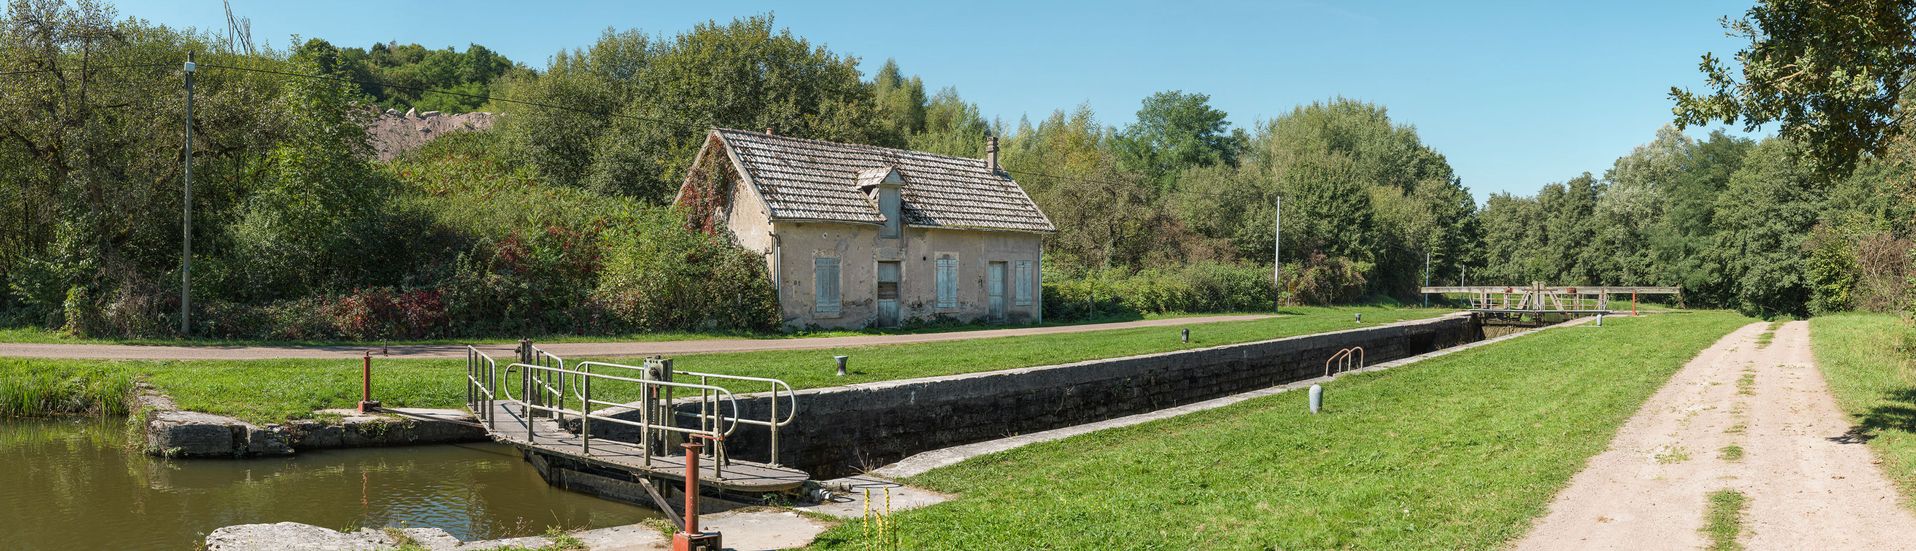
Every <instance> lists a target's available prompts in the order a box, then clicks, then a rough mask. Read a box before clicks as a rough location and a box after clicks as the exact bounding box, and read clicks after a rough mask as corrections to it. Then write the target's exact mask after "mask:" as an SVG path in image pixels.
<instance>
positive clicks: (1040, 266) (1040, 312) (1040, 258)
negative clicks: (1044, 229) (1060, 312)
mask: <svg viewBox="0 0 1916 551" xmlns="http://www.w3.org/2000/svg"><path fill="white" fill-rule="evenodd" d="M1036 306H1037V307H1038V316H1037V318H1038V325H1044V239H1043V238H1039V239H1038V304H1037V305H1036Z"/></svg>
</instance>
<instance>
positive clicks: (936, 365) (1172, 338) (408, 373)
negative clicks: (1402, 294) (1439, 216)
mask: <svg viewBox="0 0 1916 551" xmlns="http://www.w3.org/2000/svg"><path fill="white" fill-rule="evenodd" d="M1287 312H1289V313H1291V314H1293V315H1289V316H1284V317H1278V318H1270V319H1262V320H1253V321H1235V322H1214V323H1208V324H1196V325H1192V326H1190V327H1191V342H1190V343H1182V342H1180V340H1179V330H1180V329H1181V327H1176V326H1169V327H1148V328H1134V329H1114V330H1108V331H1095V332H1086V333H1069V334H1056V335H1033V336H1024V337H999V338H989V339H978V340H966V341H948V342H936V343H919V344H902V345H886V346H868V347H856V348H836V349H820V350H778V351H765V352H744V353H726V354H697V355H687V356H680V357H677V358H675V364H674V367H676V368H678V369H682V370H691V371H702V372H715V373H728V374H738V375H751V376H760V377H774V378H779V379H783V380H785V381H787V382H788V383H790V384H791V385H792V386H793V387H795V388H815V387H823V386H835V385H843V384H851V383H858V382H871V381H883V380H891V379H903V378H911V377H925V376H933V375H949V374H956V373H971V372H978V371H991V370H997V369H1011V368H1018V367H1030V366H1039V365H1051V364H1058V363H1067V362H1074V361H1082V360H1088V359H1096V358H1111V357H1119V356H1129V355H1136V354H1148V353H1154V352H1165V351H1170V350H1181V349H1189V348H1199V347H1205V346H1216V345H1220V344H1229V343H1239V342H1249V341H1256V340H1264V339H1273V338H1280V337H1287V336H1294V335H1303V334H1311V333H1322V332H1326V331H1335V330H1340V329H1351V328H1357V327H1369V326H1376V325H1382V324H1385V323H1394V322H1396V321H1402V320H1408V319H1420V318H1427V317H1433V316H1437V315H1441V314H1443V313H1445V312H1447V311H1445V310H1436V309H1429V310H1425V309H1394V308H1377V307H1363V308H1298V309H1291V310H1287ZM1358 312H1362V313H1363V314H1364V322H1363V323H1362V324H1361V325H1360V324H1358V323H1355V322H1354V321H1352V318H1353V315H1354V314H1355V313H1358ZM841 354H842V355H848V356H851V368H850V374H849V375H848V376H846V377H838V376H836V364H835V363H834V362H833V360H832V356H834V355H841ZM496 359H497V360H499V361H500V362H502V363H501V364H500V367H501V368H502V369H503V368H504V367H505V362H509V361H510V358H504V357H501V358H496ZM568 359H569V360H575V361H576V360H581V359H585V358H568ZM85 370H101V371H104V372H110V373H119V374H124V375H125V376H127V377H139V378H143V379H144V380H146V381H147V382H149V383H150V384H152V385H153V386H155V387H157V388H158V389H159V390H160V391H161V392H163V393H165V394H167V395H168V396H172V397H173V399H174V401H175V402H177V403H178V404H179V406H180V407H182V408H185V409H188V410H193V411H204V412H208V413H217V414H221V415H232V416H236V417H240V418H243V419H247V420H251V421H255V422H277V421H281V420H285V419H289V418H305V417H308V416H310V415H311V414H312V412H313V411H314V410H316V409H325V408H346V407H352V406H353V404H354V403H356V402H358V401H359V385H360V375H359V370H360V362H359V360H358V359H341V360H311V359H300V360H253V361H116V362H103V361H95V360H85V361H78V360H36V359H5V358H0V380H9V379H12V378H13V373H15V372H28V371H57V372H80V371H85ZM373 372H374V375H373V395H374V398H376V399H378V400H380V401H381V402H383V403H384V404H385V405H387V406H391V407H444V408H450V407H459V406H462V405H463V404H464V400H465V389H464V375H465V360H463V359H458V360H395V359H385V358H378V357H375V358H374V359H373ZM736 390H737V391H738V392H750V391H759V390H762V389H758V388H747V387H739V388H737V389H736ZM5 396H7V395H6V394H4V393H0V398H4V397H5ZM637 396H638V392H637V389H635V388H630V386H629V385H625V386H621V385H618V384H605V385H597V384H595V386H594V396H593V397H594V398H595V399H613V400H617V399H622V398H631V399H636V398H637Z"/></svg>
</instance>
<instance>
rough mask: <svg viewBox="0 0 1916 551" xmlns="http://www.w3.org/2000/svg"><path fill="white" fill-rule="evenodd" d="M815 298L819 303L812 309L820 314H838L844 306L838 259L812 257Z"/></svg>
mask: <svg viewBox="0 0 1916 551" xmlns="http://www.w3.org/2000/svg"><path fill="white" fill-rule="evenodd" d="M812 278H813V280H814V282H813V285H812V292H813V295H814V296H813V298H815V299H817V301H818V305H817V306H814V307H813V308H812V309H813V310H814V311H816V312H817V313H819V314H825V315H836V314H838V312H839V309H840V308H841V307H842V303H841V301H840V300H839V296H838V259H836V258H814V259H812Z"/></svg>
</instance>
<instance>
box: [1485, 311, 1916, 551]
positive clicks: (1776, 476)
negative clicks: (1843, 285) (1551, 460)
mask: <svg viewBox="0 0 1916 551" xmlns="http://www.w3.org/2000/svg"><path fill="white" fill-rule="evenodd" d="M1766 327H1767V324H1762V323H1756V324H1751V325H1748V326H1745V327H1743V328H1741V329H1738V330H1737V331H1735V332H1733V333H1731V334H1730V335H1729V336H1727V337H1724V338H1723V340H1721V341H1718V342H1717V343H1716V344H1715V345H1713V346H1711V347H1710V348H1709V349H1707V350H1704V351H1703V353H1702V354H1701V355H1699V356H1698V357H1697V358H1696V359H1695V360H1693V361H1691V362H1690V363H1689V364H1687V365H1685V366H1684V367H1683V369H1682V370H1681V371H1679V372H1677V374H1676V375H1675V376H1674V377H1672V378H1671V379H1670V382H1669V383H1667V384H1665V385H1664V387H1663V388H1662V389H1660V390H1658V391H1657V393H1656V395H1655V396H1652V397H1651V398H1650V401H1649V402H1648V403H1647V404H1645V405H1644V407H1643V409H1642V410H1639V411H1638V412H1637V413H1636V415H1635V416H1634V417H1632V418H1631V419H1630V421H1629V422H1627V423H1626V424H1624V426H1623V428H1622V429H1621V430H1620V431H1618V433H1617V436H1616V439H1615V440H1613V441H1612V442H1611V443H1610V448H1609V449H1608V450H1606V451H1604V452H1603V453H1601V454H1598V455H1597V456H1596V457H1594V458H1591V460H1590V463H1589V465H1587V466H1586V467H1585V468H1584V470H1583V472H1580V473H1578V474H1577V475H1576V476H1575V477H1574V478H1572V479H1571V481H1570V485H1569V487H1567V488H1565V489H1564V490H1563V492H1561V493H1559V494H1558V495H1557V496H1556V498H1555V499H1554V500H1553V501H1552V503H1551V504H1550V512H1549V513H1548V514H1547V515H1546V516H1545V517H1543V518H1542V519H1541V520H1539V521H1538V522H1537V524H1536V526H1535V527H1534V528H1533V529H1532V530H1531V532H1530V534H1529V535H1528V536H1527V537H1525V538H1524V539H1523V540H1521V541H1519V542H1518V543H1517V544H1516V546H1515V547H1516V548H1518V549H1700V548H1704V547H1705V546H1706V545H1708V539H1707V537H1706V536H1705V535H1703V534H1702V533H1701V532H1699V530H1700V529H1701V528H1702V526H1703V522H1704V514H1705V511H1706V509H1707V508H1708V507H1707V503H1708V499H1707V494H1709V493H1710V492H1714V491H1717V490H1722V489H1734V490H1739V491H1742V492H1743V493H1744V494H1745V495H1747V496H1748V504H1749V506H1748V509H1747V511H1746V512H1745V513H1744V535H1743V537H1742V539H1741V541H1742V543H1743V544H1744V545H1746V546H1747V547H1748V548H1749V549H1916V516H1912V515H1911V514H1910V512H1909V510H1908V509H1907V508H1905V507H1903V505H1902V503H1901V502H1900V501H1899V498H1898V496H1897V494H1896V490H1895V488H1894V487H1893V486H1892V485H1891V484H1890V482H1889V480H1888V479H1886V478H1884V476H1883V473H1882V471H1881V470H1880V469H1878V468H1877V467H1876V465H1875V458H1874V456H1873V455H1871V453H1870V451H1869V449H1868V448H1867V447H1865V446H1864V445H1863V444H1860V443H1853V442H1850V441H1849V440H1847V439H1845V438H1843V437H1844V435H1845V433H1846V432H1847V431H1848V430H1849V428H1850V425H1849V422H1848V421H1847V420H1846V418H1845V416H1844V415H1843V414H1842V413H1841V412H1840V411H1839V410H1837V408H1836V403H1835V402H1834V401H1833V400H1832V399H1831V398H1830V395H1829V389H1828V387H1827V386H1826V385H1825V384H1824V381H1823V375H1822V373H1821V372H1820V371H1818V370H1817V369H1816V367H1815V365H1814V361H1813V358H1812V356H1811V354H1810V340H1809V324H1807V323H1805V322H1791V323H1788V324H1785V325H1784V326H1783V327H1782V328H1780V329H1778V330H1777V331H1776V336H1775V340H1774V341H1773V342H1772V343H1771V344H1770V345H1769V346H1767V347H1758V346H1757V344H1756V340H1757V336H1758V335H1759V334H1761V333H1763V332H1764V331H1765V329H1766ZM1746 377H1747V379H1746ZM1731 445H1736V446H1740V447H1741V448H1742V449H1743V452H1744V454H1743V455H1744V456H1743V458H1742V459H1740V460H1734V461H1732V460H1726V459H1724V458H1722V457H1720V450H1721V449H1722V448H1724V447H1725V446H1731Z"/></svg>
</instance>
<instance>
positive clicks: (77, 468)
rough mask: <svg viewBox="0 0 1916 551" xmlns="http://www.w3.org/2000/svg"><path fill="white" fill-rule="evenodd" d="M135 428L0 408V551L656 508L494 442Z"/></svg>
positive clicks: (609, 519) (511, 521) (598, 522)
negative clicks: (542, 468) (6, 414)
mask: <svg viewBox="0 0 1916 551" xmlns="http://www.w3.org/2000/svg"><path fill="white" fill-rule="evenodd" d="M136 438H137V434H135V433H130V432H129V431H128V430H127V424H126V421H125V420H124V419H85V420H81V419H60V420H11V419H0V549H5V550H14V549H27V550H37V549H162V550H168V549H170V550H188V549H194V548H195V546H196V544H197V543H199V542H201V541H204V539H205V538H206V534H207V533H208V532H211V531H213V529H215V528H219V527H221V526H228V525H233V524H251V523H271V522H284V521H292V522H301V523H306V524H311V525H315V526H323V527H326V528H332V529H335V530H344V529H354V528H361V527H365V528H380V527H386V526H397V527H434V528H443V529H445V530H446V531H447V532H450V533H452V535H454V536H457V537H459V538H460V539H463V540H473V539H490V538H502V537H516V536H526V535H535V534H540V533H544V532H545V531H546V528H547V527H550V526H557V527H561V528H565V529H578V528H599V527H605V526H617V525H623V524H631V523H635V522H638V521H640V520H643V519H646V518H650V517H656V516H658V513H657V512H656V511H652V510H650V509H644V508H640V507H634V506H631V505H624V504H619V503H614V502H611V501H605V500H601V499H598V498H594V497H591V496H587V495H584V494H578V493H573V492H567V491H563V490H559V489H557V488H553V487H551V486H549V485H547V484H546V483H545V481H544V480H542V479H540V478H539V474H538V473H537V472H536V471H534V470H533V469H532V467H531V466H530V465H527V464H526V463H525V461H524V460H523V459H521V458H520V456H519V453H518V452H517V451H515V450H513V449H512V448H510V447H507V446H504V445H500V444H490V443H487V444H471V445H448V446H419V447H405V448H377V449H363V450H335V451H314V452H305V453H300V454H298V455H295V456H292V457H287V458H273V459H246V460H204V459H198V460H164V459H157V458H151V457H147V456H145V455H141V454H140V453H139V452H138V451H137V450H136V449H135V446H132V445H129V443H130V442H132V441H134V439H136Z"/></svg>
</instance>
